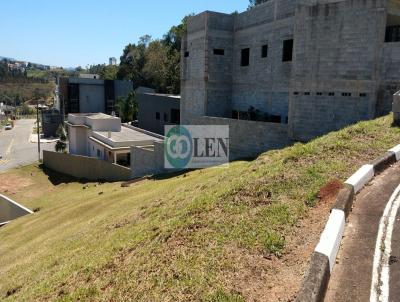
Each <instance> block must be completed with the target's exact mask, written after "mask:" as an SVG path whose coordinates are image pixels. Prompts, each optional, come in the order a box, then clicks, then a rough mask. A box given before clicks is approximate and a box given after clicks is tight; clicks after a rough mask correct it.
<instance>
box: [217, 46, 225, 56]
mask: <svg viewBox="0 0 400 302" xmlns="http://www.w3.org/2000/svg"><path fill="white" fill-rule="evenodd" d="M214 54H215V55H216V56H223V55H225V49H218V48H217V49H214Z"/></svg>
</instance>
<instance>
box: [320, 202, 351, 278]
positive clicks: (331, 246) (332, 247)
mask: <svg viewBox="0 0 400 302" xmlns="http://www.w3.org/2000/svg"><path fill="white" fill-rule="evenodd" d="M345 222H346V221H345V214H344V212H343V211H342V210H337V209H333V210H332V212H331V214H330V215H329V219H328V222H327V223H326V225H325V229H324V231H323V232H322V234H321V237H320V239H319V243H318V245H317V247H316V248H315V251H316V252H318V253H321V254H323V255H325V256H327V257H328V259H329V268H330V271H331V272H332V269H333V265H334V264H335V261H336V255H337V252H338V250H339V246H340V241H341V240H342V236H343V232H344V226H345Z"/></svg>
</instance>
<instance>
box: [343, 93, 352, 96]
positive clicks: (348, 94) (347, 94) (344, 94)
mask: <svg viewBox="0 0 400 302" xmlns="http://www.w3.org/2000/svg"><path fill="white" fill-rule="evenodd" d="M342 96H351V93H350V92H342Z"/></svg>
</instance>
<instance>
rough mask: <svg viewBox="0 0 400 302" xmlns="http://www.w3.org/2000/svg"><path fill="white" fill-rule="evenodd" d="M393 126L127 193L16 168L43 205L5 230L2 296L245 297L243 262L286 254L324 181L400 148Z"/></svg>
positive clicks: (33, 199)
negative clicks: (59, 180)
mask: <svg viewBox="0 0 400 302" xmlns="http://www.w3.org/2000/svg"><path fill="white" fill-rule="evenodd" d="M390 122H391V116H387V117H384V118H380V119H377V120H374V121H368V122H362V123H359V124H357V125H354V126H352V127H349V128H346V129H344V130H342V131H339V132H336V133H331V134H329V135H326V136H324V137H322V138H319V139H317V140H314V141H312V142H310V143H308V144H296V145H294V146H292V147H288V148H286V149H283V150H280V151H271V152H267V153H265V154H263V155H262V156H260V157H259V158H258V159H256V160H254V161H252V162H235V163H232V164H231V165H230V167H229V168H227V169H221V168H213V169H205V170H198V171H193V172H190V173H187V174H185V175H181V176H177V177H171V178H165V179H158V180H147V181H144V182H141V183H137V184H135V185H133V186H131V187H129V188H121V187H120V185H119V184H118V183H115V184H101V185H98V184H94V183H91V184H88V188H86V189H84V188H83V187H84V185H83V184H80V183H77V182H71V183H62V184H58V185H53V184H52V183H51V182H49V179H48V178H47V176H46V175H44V174H43V173H42V172H41V170H40V169H38V168H37V167H35V166H30V167H25V168H22V169H17V170H13V171H11V172H9V173H8V174H7V179H9V180H12V179H18V183H19V185H20V187H21V189H18V190H17V189H16V190H15V194H11V197H13V198H15V199H16V200H17V201H20V202H22V203H23V204H24V205H26V206H28V207H30V208H37V207H40V209H41V210H40V211H39V212H38V213H36V214H34V215H33V216H29V217H24V218H21V219H18V220H17V221H14V222H13V223H11V224H10V225H8V226H6V227H4V228H1V229H0V242H1V244H0V255H1V257H0V280H1V282H0V299H3V298H7V299H8V300H16V301H21V300H56V299H57V300H60V301H72V300H77V299H78V298H80V299H90V300H100V299H103V300H110V299H111V298H113V300H121V301H123V300H127V299H132V300H133V301H189V300H205V301H243V300H245V299H247V298H248V297H246V293H241V291H240V290H238V288H235V286H234V285H233V284H234V280H235V278H237V276H239V275H241V273H242V271H241V270H242V269H243V265H242V260H243V259H246V257H248V256H249V255H256V256H257V255H262V256H264V257H265V259H264V258H262V257H261V259H264V260H262V261H268V260H267V259H268V258H269V257H270V256H268V255H278V257H280V256H283V255H285V254H287V253H289V251H290V250H291V247H290V243H289V242H288V241H287V240H285V238H289V237H290V236H291V234H293V232H294V230H295V229H296V228H298V220H299V219H302V218H303V217H306V216H307V215H308V213H309V212H310V208H312V207H313V206H315V204H316V202H318V199H317V194H318V191H319V189H320V187H321V186H323V185H324V184H326V183H327V182H329V181H331V180H334V179H340V180H344V179H345V178H346V177H348V176H349V175H350V174H351V173H352V172H354V170H355V169H357V167H358V166H359V165H361V164H362V163H363V162H365V161H368V160H371V159H373V158H375V157H376V156H378V155H379V154H381V153H382V152H383V151H384V150H386V149H388V148H389V147H392V146H394V145H396V144H398V143H399V141H400V136H399V134H400V130H399V128H391V127H390ZM0 176H1V174H0ZM0 181H1V177H0ZM100 192H103V193H100ZM99 193H100V194H99ZM8 194H10V192H8ZM273 257H275V256H273ZM305 258H307V257H305ZM243 261H244V260H243ZM304 261H306V259H305V260H304ZM278 269H279V268H278ZM261 273H262V272H261ZM254 274H260V272H257V271H256V270H255V271H254ZM244 282H246V281H244ZM247 282H248V283H250V282H251V280H248V281H247ZM247 285H248V286H249V287H250V286H252V284H244V286H247ZM260 286H261V287H264V286H265V293H267V294H268V286H267V284H265V283H264V284H260ZM7 292H8V294H7ZM7 299H6V300H7Z"/></svg>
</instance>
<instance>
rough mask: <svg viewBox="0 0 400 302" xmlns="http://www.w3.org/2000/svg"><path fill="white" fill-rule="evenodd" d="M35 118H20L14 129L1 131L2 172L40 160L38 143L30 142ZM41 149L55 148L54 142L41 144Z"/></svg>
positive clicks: (0, 160) (0, 167)
mask: <svg viewBox="0 0 400 302" xmlns="http://www.w3.org/2000/svg"><path fill="white" fill-rule="evenodd" d="M34 123H35V120H19V121H17V122H16V124H15V127H14V128H13V129H12V130H7V131H6V130H4V129H3V130H1V132H0V154H1V155H2V156H3V158H2V159H0V172H3V171H6V170H8V169H11V168H15V167H18V166H23V165H28V164H31V163H34V162H36V161H37V160H38V153H37V144H34V143H31V142H29V137H30V135H31V133H32V129H33V126H34ZM41 149H42V150H43V149H45V150H54V143H47V144H41Z"/></svg>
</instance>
